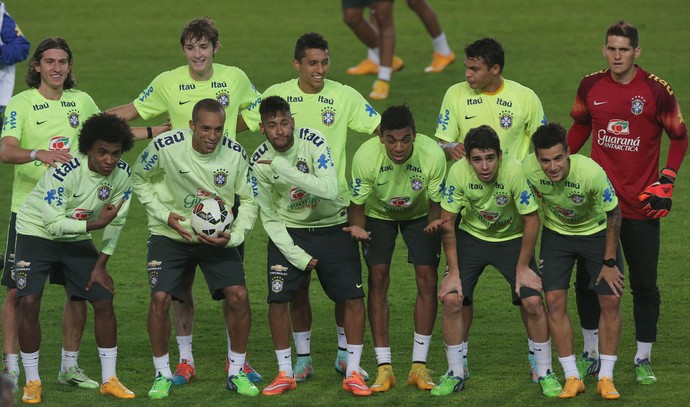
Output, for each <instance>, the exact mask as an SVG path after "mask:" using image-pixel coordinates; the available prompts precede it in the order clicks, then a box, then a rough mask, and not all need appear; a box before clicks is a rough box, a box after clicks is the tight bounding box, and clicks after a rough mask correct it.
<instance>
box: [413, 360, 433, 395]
mask: <svg viewBox="0 0 690 407" xmlns="http://www.w3.org/2000/svg"><path fill="white" fill-rule="evenodd" d="M407 384H409V385H410V386H417V388H419V389H421V390H431V389H433V388H434V386H435V384H434V380H433V379H432V378H431V370H429V369H427V368H426V365H425V364H423V363H413V364H412V369H410V374H409V375H407Z"/></svg>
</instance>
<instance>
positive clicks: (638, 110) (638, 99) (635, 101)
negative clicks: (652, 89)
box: [630, 96, 645, 116]
mask: <svg viewBox="0 0 690 407" xmlns="http://www.w3.org/2000/svg"><path fill="white" fill-rule="evenodd" d="M644 105H645V100H644V98H643V97H642V96H634V97H633V98H632V101H631V103H630V111H631V112H632V114H634V115H635V116H639V115H641V114H642V112H643V111H644Z"/></svg>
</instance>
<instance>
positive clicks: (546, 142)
mask: <svg viewBox="0 0 690 407" xmlns="http://www.w3.org/2000/svg"><path fill="white" fill-rule="evenodd" d="M558 144H560V145H562V146H563V149H564V150H567V149H568V141H567V140H566V132H565V129H564V128H563V126H561V125H560V124H558V123H548V124H543V125H541V126H539V127H537V130H536V131H535V132H534V134H532V145H533V146H534V151H535V152H536V151H537V150H541V149H547V148H551V147H553V146H555V145H558Z"/></svg>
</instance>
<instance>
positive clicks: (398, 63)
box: [392, 55, 405, 72]
mask: <svg viewBox="0 0 690 407" xmlns="http://www.w3.org/2000/svg"><path fill="white" fill-rule="evenodd" d="M404 67H405V61H403V60H402V58H400V57H399V56H395V55H394V56H393V66H392V68H393V72H398V71H402V70H403V68H404Z"/></svg>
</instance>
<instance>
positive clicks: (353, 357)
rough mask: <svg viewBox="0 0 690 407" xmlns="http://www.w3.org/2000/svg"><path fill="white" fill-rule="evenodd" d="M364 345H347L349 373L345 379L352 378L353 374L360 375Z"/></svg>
mask: <svg viewBox="0 0 690 407" xmlns="http://www.w3.org/2000/svg"><path fill="white" fill-rule="evenodd" d="M363 348H364V345H350V344H348V345H347V372H346V373H345V377H350V375H351V374H352V372H357V373H359V361H360V359H361V358H362V349H363Z"/></svg>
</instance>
